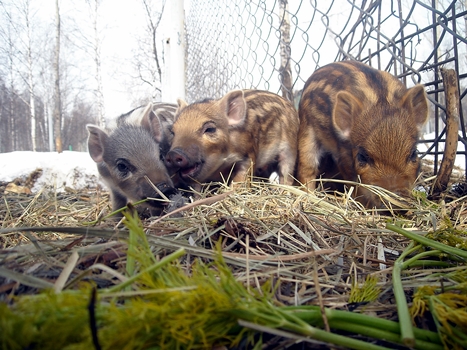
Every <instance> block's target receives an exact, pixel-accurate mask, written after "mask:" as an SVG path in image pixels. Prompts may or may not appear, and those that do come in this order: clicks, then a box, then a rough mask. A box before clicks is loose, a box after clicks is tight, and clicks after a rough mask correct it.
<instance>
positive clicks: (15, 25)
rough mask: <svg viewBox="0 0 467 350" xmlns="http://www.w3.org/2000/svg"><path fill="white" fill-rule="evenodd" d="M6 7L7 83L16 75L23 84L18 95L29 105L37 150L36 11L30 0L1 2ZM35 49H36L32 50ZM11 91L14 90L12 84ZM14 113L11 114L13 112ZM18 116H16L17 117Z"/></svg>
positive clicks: (31, 126)
mask: <svg viewBox="0 0 467 350" xmlns="http://www.w3.org/2000/svg"><path fill="white" fill-rule="evenodd" d="M1 5H2V7H3V9H4V10H5V12H4V16H5V17H6V18H5V19H6V24H5V27H3V28H2V29H3V30H2V32H3V37H4V39H5V45H6V47H5V52H6V53H7V57H8V65H9V76H10V82H11V84H13V81H14V80H15V75H16V76H17V77H18V78H19V80H20V82H21V86H22V87H25V89H26V90H27V92H28V93H27V94H19V93H18V94H17V96H18V97H19V98H21V99H22V100H23V102H24V103H25V104H26V105H27V106H28V111H29V113H28V114H29V118H30V122H29V123H28V125H29V135H30V138H27V140H30V143H31V146H29V147H32V150H33V151H36V150H37V141H36V136H37V134H38V128H37V127H36V124H37V123H36V76H35V75H36V73H37V67H36V62H37V55H36V52H37V48H38V47H40V46H41V45H40V43H39V35H38V32H39V30H38V23H37V21H36V18H35V17H36V12H37V10H36V9H34V7H33V1H32V0H22V1H15V2H12V3H11V4H10V7H7V6H6V5H5V3H3V2H2V3H1ZM35 51H36V52H35ZM10 91H11V92H12V93H13V92H14V91H15V89H14V88H13V86H11V89H10ZM12 115H13V114H12ZM16 118H18V116H17V117H16Z"/></svg>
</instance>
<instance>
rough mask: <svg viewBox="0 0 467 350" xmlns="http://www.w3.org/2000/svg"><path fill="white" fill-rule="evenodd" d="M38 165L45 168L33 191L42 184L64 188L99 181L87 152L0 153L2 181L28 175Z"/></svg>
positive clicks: (84, 186) (94, 164)
mask: <svg viewBox="0 0 467 350" xmlns="http://www.w3.org/2000/svg"><path fill="white" fill-rule="evenodd" d="M36 169H42V174H41V176H40V177H39V178H38V179H37V181H36V182H35V184H34V187H33V188H32V189H31V191H32V192H37V191H39V190H40V189H42V188H43V187H47V188H54V189H56V190H57V191H58V192H63V191H64V190H65V188H66V187H70V188H74V189H76V190H80V189H85V188H93V187H96V186H98V185H100V181H99V173H98V172H97V166H96V163H95V162H94V161H93V160H92V159H91V157H90V156H89V153H87V152H73V151H64V152H63V153H57V152H9V153H0V181H1V182H11V181H13V180H15V179H16V178H21V179H26V178H27V177H28V176H29V175H30V174H31V173H32V172H34V171H35V170H36Z"/></svg>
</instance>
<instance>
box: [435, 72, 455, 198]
mask: <svg viewBox="0 0 467 350" xmlns="http://www.w3.org/2000/svg"><path fill="white" fill-rule="evenodd" d="M441 74H442V76H443V84H444V94H445V99H446V143H445V146H444V154H443V160H442V161H441V166H440V168H439V172H438V175H437V176H436V180H435V183H434V185H433V190H432V194H433V196H437V195H439V194H440V193H441V192H443V191H445V190H446V188H447V187H448V182H449V179H450V177H451V174H452V169H453V167H454V161H455V159H456V152H457V141H458V138H459V119H460V117H459V85H458V81H457V74H456V71H455V70H454V69H444V68H441Z"/></svg>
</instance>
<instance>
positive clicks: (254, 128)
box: [165, 90, 299, 189]
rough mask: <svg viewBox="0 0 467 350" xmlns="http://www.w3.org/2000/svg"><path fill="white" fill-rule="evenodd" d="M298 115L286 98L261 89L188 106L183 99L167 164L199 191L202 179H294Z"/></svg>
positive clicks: (287, 182)
mask: <svg viewBox="0 0 467 350" xmlns="http://www.w3.org/2000/svg"><path fill="white" fill-rule="evenodd" d="M298 126H299V121H298V114H297V112H296V110H295V108H294V107H293V105H292V104H291V103H290V102H289V101H287V100H285V99H283V98H282V97H280V96H278V95H276V94H274V93H271V92H267V91H260V90H233V91H231V92H229V93H228V94H226V95H225V96H224V97H222V98H220V99H218V100H203V101H201V102H195V103H193V104H190V105H187V104H186V103H185V102H184V101H180V100H179V109H178V110H177V113H176V116H175V122H174V125H173V126H172V131H173V140H172V147H171V149H170V151H169V152H168V153H167V156H166V157H165V163H166V165H167V167H168V168H170V169H172V170H173V171H176V172H177V173H178V175H179V176H180V177H181V178H182V179H183V180H184V181H186V183H187V184H188V185H189V186H191V187H193V188H195V189H200V188H201V186H202V184H203V183H207V182H211V181H214V182H218V181H224V180H230V181H232V182H242V181H244V180H245V179H246V177H247V175H248V172H249V171H250V170H252V173H253V175H254V176H257V177H265V178H267V177H269V176H270V175H271V174H272V172H277V174H278V175H279V182H280V183H283V184H292V183H293V177H292V176H293V173H294V167H295V161H296V156H297V133H298Z"/></svg>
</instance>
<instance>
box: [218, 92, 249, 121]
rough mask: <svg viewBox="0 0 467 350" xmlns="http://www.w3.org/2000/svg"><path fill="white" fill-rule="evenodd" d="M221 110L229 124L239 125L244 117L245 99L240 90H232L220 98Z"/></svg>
mask: <svg viewBox="0 0 467 350" xmlns="http://www.w3.org/2000/svg"><path fill="white" fill-rule="evenodd" d="M220 104H221V110H224V111H225V114H226V116H227V120H228V122H229V125H239V124H241V123H243V121H244V120H245V117H246V110H247V107H246V101H245V97H244V95H243V91H242V90H233V91H231V92H229V93H228V94H227V95H225V96H224V97H222V99H221V100H220Z"/></svg>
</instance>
